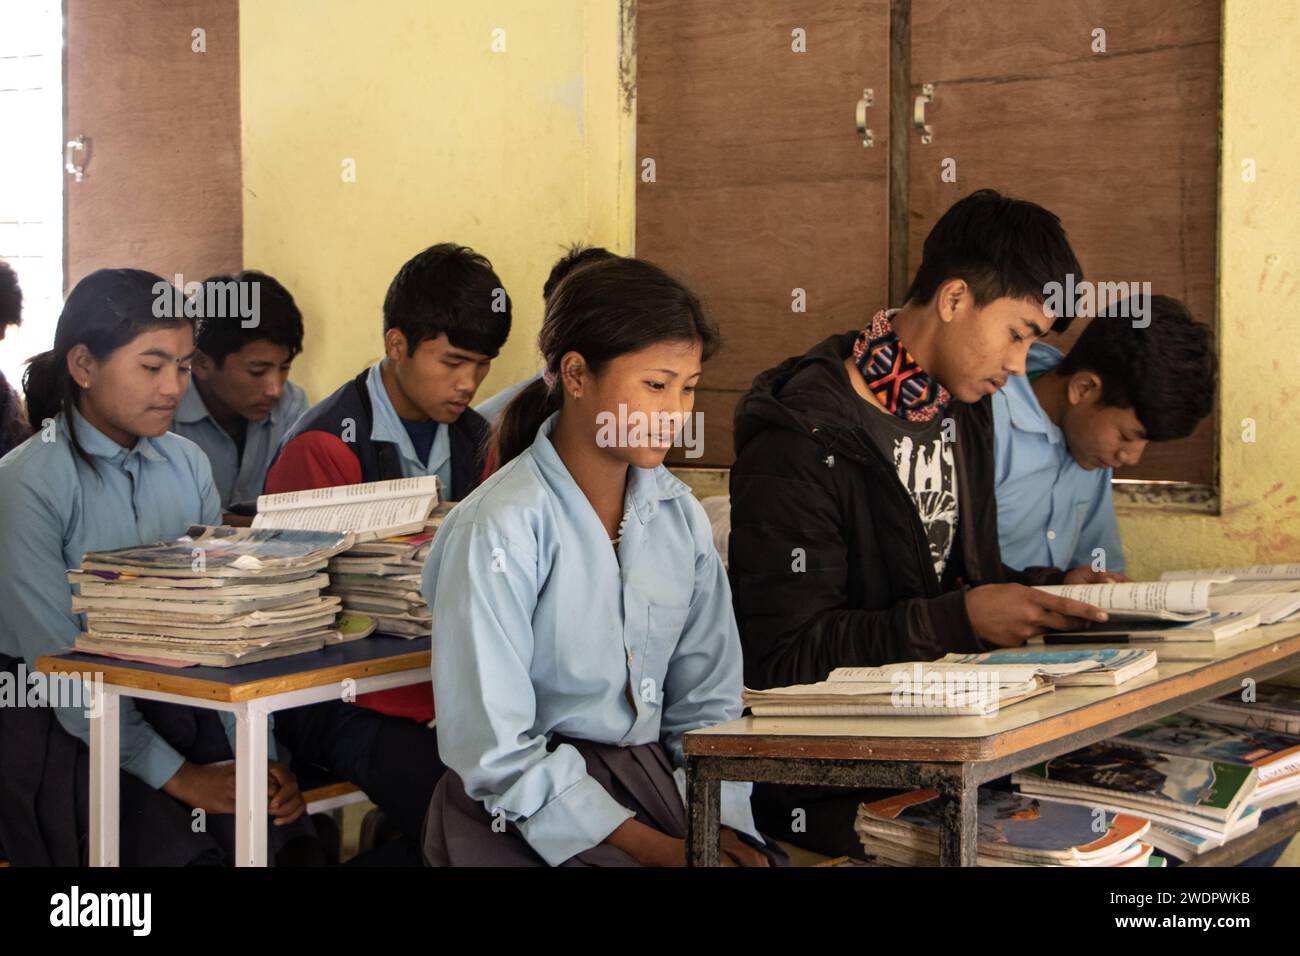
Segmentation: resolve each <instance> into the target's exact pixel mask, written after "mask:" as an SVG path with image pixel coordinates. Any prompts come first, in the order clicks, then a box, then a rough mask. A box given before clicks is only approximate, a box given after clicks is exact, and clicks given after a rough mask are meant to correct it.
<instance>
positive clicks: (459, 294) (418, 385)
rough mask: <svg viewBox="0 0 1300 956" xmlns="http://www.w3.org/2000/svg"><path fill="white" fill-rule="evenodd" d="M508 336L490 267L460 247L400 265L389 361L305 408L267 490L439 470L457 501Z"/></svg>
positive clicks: (503, 302) (387, 332)
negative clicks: (477, 407) (487, 387)
mask: <svg viewBox="0 0 1300 956" xmlns="http://www.w3.org/2000/svg"><path fill="white" fill-rule="evenodd" d="M509 334H510V297H509V296H508V295H507V294H506V290H505V288H504V287H503V286H502V284H501V280H500V279H499V278H497V274H496V273H495V272H493V271H492V264H491V263H490V262H489V261H488V260H487V259H486V258H484V257H483V256H481V255H479V254H478V253H477V252H475V251H474V250H473V249H470V248H468V247H466V246H460V245H456V244H454V243H440V244H438V245H436V246H430V247H429V248H428V249H425V250H424V251H423V252H421V253H419V254H418V255H416V256H415V257H414V258H412V259H411V260H410V261H408V262H407V263H406V264H405V265H403V266H402V268H401V269H400V270H399V271H398V273H397V275H396V276H395V277H394V278H393V281H392V283H391V284H390V285H389V287H388V294H387V296H385V298H384V357H383V358H382V359H380V360H379V361H378V362H376V363H375V364H374V365H372V366H370V367H369V368H368V369H367V370H366V371H364V372H362V373H361V374H360V375H358V376H357V377H356V378H354V379H352V380H351V381H349V382H347V383H346V384H344V385H342V386H340V387H339V388H338V389H337V390H336V391H335V392H334V393H333V394H331V395H330V396H328V397H327V398H325V399H324V400H323V401H321V402H319V403H318V404H316V405H315V406H313V407H312V408H311V409H309V410H308V411H307V413H306V414H305V415H303V416H302V418H301V419H300V420H299V421H298V423H297V425H296V426H294V428H293V429H292V430H291V431H290V433H289V434H288V435H287V436H286V437H285V439H284V443H283V444H282V445H281V448H280V453H279V455H278V456H277V457H276V459H275V461H274V463H273V464H272V466H271V469H270V472H269V474H268V475H267V481H266V490H267V491H268V492H269V493H272V494H274V493H277V492H282V491H300V490H303V489H306V488H325V487H330V486H333V485H353V484H357V483H358V482H364V481H382V480H385V479H389V478H413V477H417V476H421V475H438V476H439V477H440V478H442V483H443V493H444V496H445V497H446V498H448V499H450V500H453V501H458V500H460V499H461V498H464V497H465V496H466V495H467V494H469V493H470V492H471V491H473V490H474V488H476V487H477V486H478V483H479V481H480V480H481V478H482V473H483V466H484V460H485V459H484V455H485V448H484V445H485V442H484V439H485V438H486V437H487V433H488V427H487V423H486V422H485V421H484V420H483V417H482V416H481V415H479V414H478V413H477V412H475V411H474V410H473V409H471V408H470V407H469V403H470V401H471V400H472V399H473V398H474V393H475V392H476V391H478V387H479V385H481V384H482V382H483V379H484V377H485V376H486V375H487V373H488V369H489V368H490V367H491V365H492V360H493V359H494V358H496V357H497V354H498V353H499V352H500V351H501V346H502V345H504V344H505V341H506V337H507V336H508V335H509Z"/></svg>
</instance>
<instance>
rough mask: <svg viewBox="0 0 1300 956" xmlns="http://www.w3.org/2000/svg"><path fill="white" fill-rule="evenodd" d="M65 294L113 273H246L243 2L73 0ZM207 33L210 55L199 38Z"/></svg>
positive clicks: (68, 63) (66, 120)
mask: <svg viewBox="0 0 1300 956" xmlns="http://www.w3.org/2000/svg"><path fill="white" fill-rule="evenodd" d="M65 24H66V30H67V41H66V54H65V55H66V60H65V68H64V74H65V77H64V82H65V89H64V97H65V99H64V102H65V104H66V106H65V115H64V128H65V131H66V133H67V138H68V139H73V138H75V137H76V136H78V135H84V136H85V137H86V139H87V141H88V146H89V155H88V156H87V157H86V176H85V179H84V180H83V181H82V182H80V183H78V182H76V181H75V180H74V179H73V178H72V177H71V176H68V177H66V180H65V196H66V212H65V217H66V230H67V232H66V271H65V275H66V280H65V282H66V287H67V288H71V286H72V285H74V284H75V283H76V281H77V280H78V279H80V278H81V277H82V276H84V275H86V274H87V273H89V272H92V271H94V270H95V269H98V268H102V267H105V266H132V267H137V268H142V269H149V270H151V271H154V272H157V273H160V274H162V275H164V276H167V277H169V278H170V277H171V276H172V274H174V273H176V272H180V273H182V274H184V276H185V278H186V280H187V281H189V280H192V279H193V280H197V279H201V278H203V277H204V276H205V275H210V274H212V273H215V272H223V271H229V270H234V269H238V268H240V265H241V263H242V261H243V250H242V245H243V218H242V203H241V197H240V126H239V2H238V0H114V2H112V3H107V2H104V0H67V2H66V20H65ZM197 27H201V28H202V29H203V30H205V31H206V45H207V52H206V53H196V52H193V50H192V48H191V31H192V30H194V29H195V28H197Z"/></svg>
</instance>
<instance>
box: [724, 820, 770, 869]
mask: <svg viewBox="0 0 1300 956" xmlns="http://www.w3.org/2000/svg"><path fill="white" fill-rule="evenodd" d="M720 849H721V850H722V865H723V866H768V865H769V861H768V858H767V854H766V853H763V852H762V851H761V850H758V849H756V848H755V847H752V846H750V845H749V844H748V843H746V842H745V841H744V840H742V839H741V838H740V834H739V833H737V832H736V831H735V830H733V829H731V827H723V828H722V846H721V848H720Z"/></svg>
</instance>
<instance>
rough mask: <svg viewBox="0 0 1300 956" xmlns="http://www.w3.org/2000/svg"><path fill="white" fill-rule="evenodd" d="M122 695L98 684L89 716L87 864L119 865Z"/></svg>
mask: <svg viewBox="0 0 1300 956" xmlns="http://www.w3.org/2000/svg"><path fill="white" fill-rule="evenodd" d="M121 701H122V699H121V697H119V696H118V693H117V691H116V690H115V689H114V688H112V687H108V686H103V685H101V687H100V689H99V700H98V701H97V703H98V705H99V706H98V708H97V709H96V710H97V712H95V713H92V715H91V717H90V865H91V866H119V865H121V864H120V861H119V860H118V826H119V824H120V821H121V810H120V808H119V806H118V784H119V782H120V781H119V779H118V774H119V773H121V766H122V765H121V758H120V753H121V733H122V725H121V713H122V706H121Z"/></svg>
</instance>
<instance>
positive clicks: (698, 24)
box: [636, 0, 889, 465]
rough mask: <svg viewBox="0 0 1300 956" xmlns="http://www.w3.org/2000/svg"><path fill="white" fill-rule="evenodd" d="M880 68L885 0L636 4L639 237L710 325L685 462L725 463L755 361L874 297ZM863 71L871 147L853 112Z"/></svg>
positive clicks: (882, 263) (882, 112) (882, 179)
mask: <svg viewBox="0 0 1300 956" xmlns="http://www.w3.org/2000/svg"><path fill="white" fill-rule="evenodd" d="M796 28H802V29H803V30H804V31H805V32H806V37H807V52H805V53H794V52H792V51H791V40H792V37H791V31H792V30H794V29H796ZM888 70H889V4H888V2H887V0H831V2H826V0H823V2H813V0H799V2H795V3H790V2H780V0H747V2H744V3H740V4H733V5H727V6H718V5H713V4H702V3H697V4H685V3H680V2H673V0H642V2H641V3H640V4H639V5H638V9H637V156H638V158H639V159H644V158H650V159H653V160H654V162H655V181H654V182H644V181H639V182H638V186H637V242H636V251H637V255H639V256H642V257H644V258H646V259H650V260H651V261H654V262H657V263H659V264H660V265H662V266H663V267H664V268H666V269H668V270H669V271H670V272H673V273H674V274H676V275H678V276H680V277H681V278H682V279H683V280H684V281H686V282H687V283H688V284H689V285H691V287H692V288H694V289H695V290H696V291H697V292H699V293H700V295H701V296H702V297H703V298H704V301H705V305H706V307H707V308H708V309H709V312H710V314H711V315H712V316H713V317H714V318H715V319H716V320H717V322H718V324H719V326H720V327H721V329H722V333H723V339H724V343H723V348H722V350H721V351H720V352H719V354H718V356H717V358H715V359H714V361H713V362H711V363H710V365H709V368H708V371H707V373H706V376H705V379H706V386H705V387H704V388H703V389H702V390H701V395H700V398H699V400H698V401H699V403H700V406H701V408H702V409H705V410H706V416H705V422H706V424H705V428H706V438H705V456H704V458H703V459H702V460H694V461H691V462H689V464H692V465H729V464H730V463H731V461H732V458H733V455H732V450H731V438H730V433H731V420H730V412H729V407H730V406H731V405H734V402H735V399H736V397H737V394H736V393H738V392H739V391H741V390H744V389H746V388H748V387H749V384H750V382H751V381H752V379H753V377H754V376H755V375H756V374H757V373H758V372H760V371H762V370H763V369H765V368H768V367H770V366H772V365H775V364H776V363H777V362H779V361H781V360H782V359H784V358H785V357H787V356H789V355H793V354H798V353H801V352H803V351H805V350H806V349H807V348H808V347H809V346H810V345H812V344H814V343H816V342H817V341H819V340H820V339H822V338H824V337H825V336H826V335H828V334H830V333H831V332H837V331H843V330H844V329H847V328H850V327H854V326H857V325H860V324H862V322H863V321H864V319H863V316H865V315H867V314H869V313H870V312H871V311H872V310H874V309H875V308H877V307H879V306H880V305H883V304H884V303H885V300H886V294H887V281H888V275H887V255H886V245H887V233H886V222H887V218H886V203H887V168H888V151H889V116H888V108H887V104H888V102H889V97H888ZM866 87H871V88H872V89H873V90H874V91H875V102H876V105H875V106H874V107H873V108H872V109H870V110H868V125H869V126H870V127H871V129H872V130H873V132H874V139H875V145H874V147H872V148H871V149H865V148H864V147H863V146H862V142H861V140H860V139H859V138H858V137H857V136H856V135H855V130H854V111H855V108H856V106H857V102H858V99H859V97H861V95H862V91H863V89H864V88H866ZM795 289H803V290H805V294H806V300H807V301H806V311H805V312H802V313H797V312H794V311H792V308H791V305H792V301H793V298H792V297H793V290H795ZM715 392H719V393H720V394H717V395H716V396H714V395H713V394H711V393H715ZM724 408H725V409H727V410H726V412H725V414H724V413H723V410H724Z"/></svg>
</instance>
